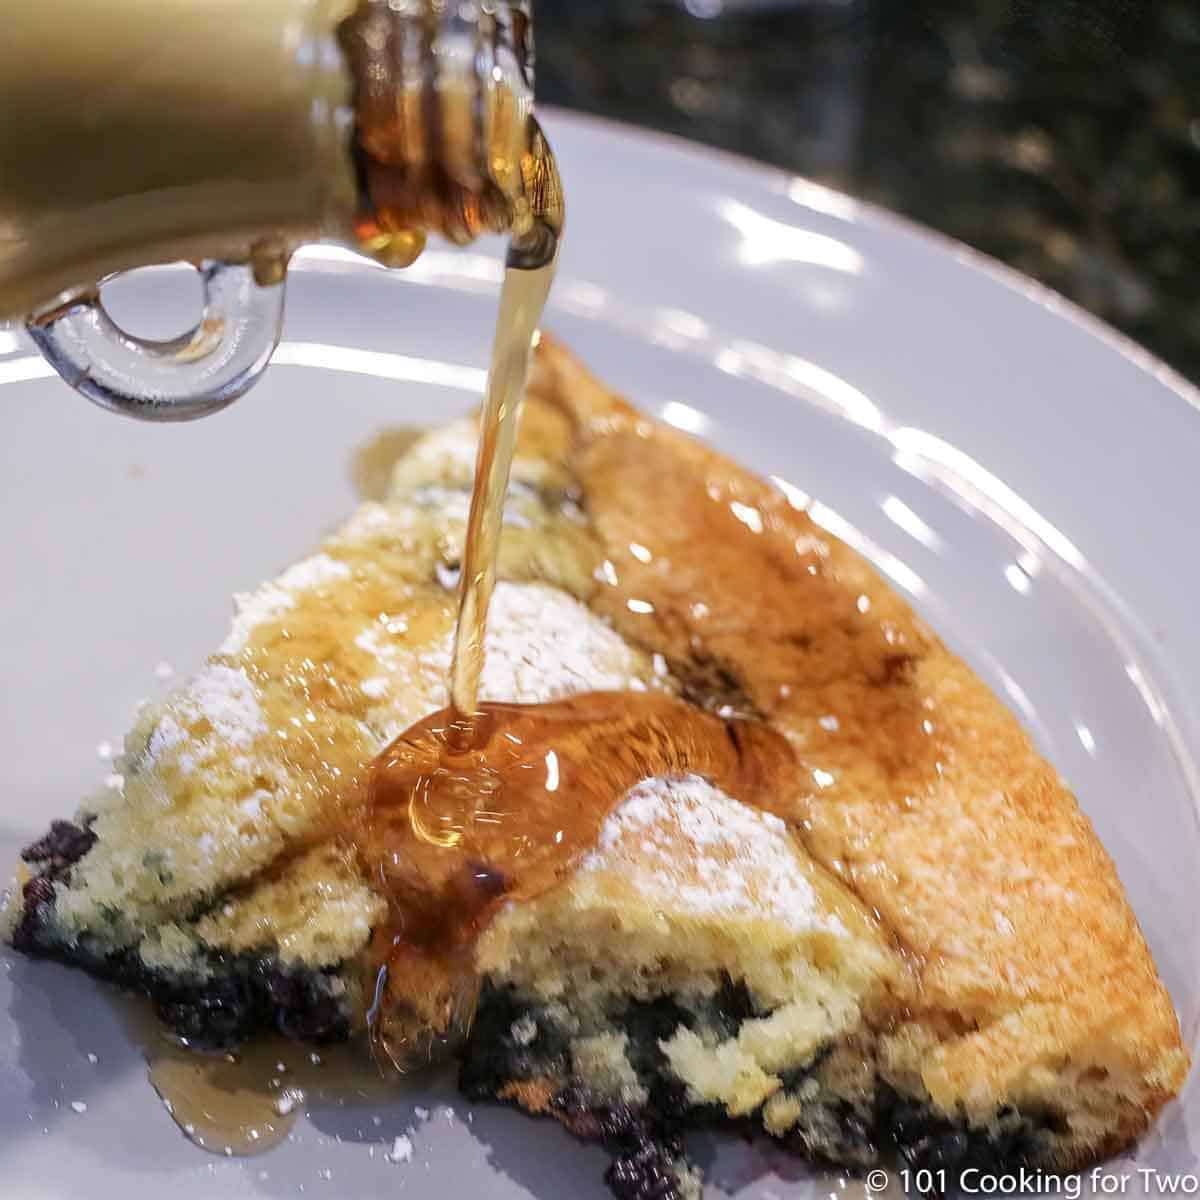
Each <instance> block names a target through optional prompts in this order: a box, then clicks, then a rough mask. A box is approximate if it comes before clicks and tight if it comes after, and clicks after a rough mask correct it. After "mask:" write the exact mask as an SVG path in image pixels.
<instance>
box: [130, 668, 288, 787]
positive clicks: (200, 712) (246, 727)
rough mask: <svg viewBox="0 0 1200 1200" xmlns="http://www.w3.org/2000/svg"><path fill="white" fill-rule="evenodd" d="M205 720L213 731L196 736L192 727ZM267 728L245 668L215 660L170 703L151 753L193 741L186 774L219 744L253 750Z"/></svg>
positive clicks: (149, 748) (183, 765)
mask: <svg viewBox="0 0 1200 1200" xmlns="http://www.w3.org/2000/svg"><path fill="white" fill-rule="evenodd" d="M200 722H207V724H208V727H209V730H210V732H209V734H208V735H207V736H203V737H199V738H193V737H192V736H191V731H192V728H193V727H194V726H195V725H197V724H199V723H200ZM266 728H267V726H266V722H265V721H264V720H263V713H262V708H261V707H260V706H259V703H258V694H257V693H256V691H255V688H254V684H253V683H252V682H251V681H250V678H249V676H248V675H247V674H246V672H245V671H242V670H240V669H238V668H235V667H226V666H223V665H221V664H219V663H210V664H209V665H208V666H207V667H205V668H204V670H203V671H201V672H200V673H199V674H198V675H195V676H193V677H192V679H190V680H189V681H188V683H187V684H186V685H185V686H184V687H183V688H181V689H180V690H179V691H178V692H176V693H175V694H174V695H173V696H172V697H171V698H170V700H169V701H168V702H167V704H166V706H165V710H164V712H163V714H162V716H161V717H160V718H159V721H158V724H157V725H156V726H155V727H154V732H153V733H152V734H151V735H150V740H149V743H148V745H147V753H148V755H149V757H150V759H151V760H154V759H157V758H160V757H161V756H162V755H164V754H166V753H168V752H170V751H172V750H175V749H177V748H178V747H180V746H182V745H184V744H185V743H188V744H189V745H190V746H191V747H192V749H191V752H190V753H189V754H188V755H186V756H182V755H181V756H180V760H179V766H180V768H181V769H182V770H184V771H185V773H186V772H188V771H190V770H193V769H195V767H197V766H203V765H204V763H206V762H207V761H208V760H209V759H210V758H211V755H212V752H213V748H214V747H215V746H217V745H225V746H233V747H235V748H237V749H240V750H249V749H250V747H251V746H252V745H253V744H254V740H255V738H257V737H258V736H259V735H260V734H263V733H265V732H266ZM185 758H186V761H185Z"/></svg>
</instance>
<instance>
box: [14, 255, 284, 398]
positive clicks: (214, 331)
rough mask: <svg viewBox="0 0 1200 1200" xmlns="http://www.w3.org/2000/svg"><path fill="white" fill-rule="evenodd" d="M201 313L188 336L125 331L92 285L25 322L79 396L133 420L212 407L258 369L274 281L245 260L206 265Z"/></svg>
mask: <svg viewBox="0 0 1200 1200" xmlns="http://www.w3.org/2000/svg"><path fill="white" fill-rule="evenodd" d="M197 270H198V271H199V272H200V276H201V278H202V279H203V281H204V312H203V314H202V316H201V318H200V321H199V323H198V324H197V325H196V326H195V328H193V329H192V330H191V331H190V332H188V333H185V334H183V335H181V336H180V337H177V338H169V339H167V340H165V341H154V340H151V339H147V338H140V337H135V336H134V335H133V334H131V333H128V332H126V331H125V330H124V329H122V328H121V327H120V326H119V325H118V324H117V323H116V322H115V321H114V320H113V319H112V317H110V316H109V315H108V313H107V312H106V311H105V308H104V303H103V301H102V300H101V298H100V294H99V289H98V288H97V289H96V290H95V291H94V292H92V293H91V294H90V295H87V296H83V297H80V298H79V299H76V300H72V301H71V302H69V303H67V304H65V305H63V306H62V307H60V308H57V309H54V310H53V311H51V312H47V313H44V314H42V315H40V316H35V317H34V318H33V319H32V320H30V321H29V322H28V324H27V326H26V328H27V329H28V331H29V334H30V336H31V337H32V338H33V340H34V341H35V342H36V343H37V346H38V349H39V350H41V352H42V354H43V355H44V356H45V357H46V359H47V361H49V363H50V364H51V366H53V367H54V369H55V370H56V371H57V372H58V373H59V374H60V375H61V376H62V377H63V379H65V380H66V381H67V383H69V384H70V385H71V386H72V387H73V388H75V389H76V390H77V391H80V392H82V393H83V394H84V395H85V396H86V397H87V398H88V399H89V400H92V401H93V402H94V403H96V404H98V405H100V406H101V407H102V408H107V409H109V410H111V411H112V412H118V413H123V414H124V415H125V416H128V417H135V418H137V419H138V420H142V421H191V420H194V419H195V418H197V417H204V416H207V415H208V414H209V413H214V412H218V411H219V410H220V409H222V408H224V407H225V406H226V405H228V404H231V403H232V402H233V401H234V400H236V399H237V398H238V397H239V396H240V395H241V394H242V393H243V392H245V391H246V390H247V389H248V388H250V387H252V386H253V384H254V383H255V382H256V381H257V379H258V377H259V376H260V375H261V374H262V372H263V371H264V370H265V369H266V367H267V364H268V363H269V362H270V360H271V355H272V354H273V353H274V351H275V347H276V345H277V344H278V342H279V336H280V332H281V330H282V327H283V297H284V280H283V277H282V274H281V275H280V277H279V278H278V279H277V280H274V281H270V282H266V283H263V282H260V281H259V280H258V279H257V278H256V277H255V270H254V267H253V266H252V265H251V264H249V263H225V262H212V261H206V262H203V263H201V264H200V266H199V267H197Z"/></svg>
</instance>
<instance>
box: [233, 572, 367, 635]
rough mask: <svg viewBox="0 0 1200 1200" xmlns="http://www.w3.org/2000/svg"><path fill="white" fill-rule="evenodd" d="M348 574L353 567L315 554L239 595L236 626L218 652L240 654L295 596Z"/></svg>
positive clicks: (279, 614) (288, 605)
mask: <svg viewBox="0 0 1200 1200" xmlns="http://www.w3.org/2000/svg"><path fill="white" fill-rule="evenodd" d="M349 574H350V568H349V567H348V566H346V564H345V563H343V562H339V561H338V560H337V559H336V558H330V557H329V555H328V554H314V555H313V556H312V557H311V558H306V559H304V560H303V561H301V562H298V563H296V564H295V565H294V566H291V567H289V568H288V569H287V570H286V571H284V573H283V574H282V575H280V576H279V578H278V579H274V580H271V581H270V582H269V583H264V584H263V585H262V587H260V588H257V589H256V590H255V591H253V592H239V593H238V594H237V595H236V596H234V598H233V602H234V605H235V607H236V612H235V615H234V618H233V627H232V629H231V630H230V632H229V636H228V637H227V638H226V639H225V641H224V642H222V643H221V648H220V650H219V652H218V653H220V654H238V653H240V652H241V651H242V650H243V649H245V646H246V642H247V641H248V640H249V638H250V634H251V633H252V632H253V631H254V630H255V629H256V628H258V626H260V625H264V624H266V623H267V622H268V621H274V620H277V619H278V618H279V617H281V616H282V615H283V614H284V613H285V612H287V611H288V609H290V608H292V607H294V605H295V603H296V599H295V598H296V593H298V592H305V591H310V590H312V589H313V588H318V587H320V586H321V585H322V584H324V583H330V582H332V581H333V580H335V579H345V578H346V577H347V576H348V575H349Z"/></svg>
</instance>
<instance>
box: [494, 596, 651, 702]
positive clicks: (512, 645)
mask: <svg viewBox="0 0 1200 1200" xmlns="http://www.w3.org/2000/svg"><path fill="white" fill-rule="evenodd" d="M643 674H644V670H643V668H642V666H641V664H640V663H639V660H638V656H637V655H636V654H635V652H634V651H633V650H632V649H631V648H630V647H629V646H628V645H626V643H625V641H624V639H622V637H621V636H620V635H619V634H618V633H616V632H615V631H614V630H613V629H611V628H610V627H609V626H608V625H607V624H605V622H604V621H603V620H602V619H601V618H600V617H598V616H596V614H595V613H593V612H592V611H591V610H590V609H588V608H587V607H585V606H584V605H582V604H580V603H579V601H578V600H576V599H575V598H574V597H572V596H569V595H567V593H566V592H562V591H559V590H558V589H557V588H552V587H547V586H545V585H543V584H523V585H522V584H511V583H509V584H506V583H501V584H498V585H497V587H496V591H495V594H494V595H493V597H492V605H491V608H490V609H489V611H488V635H487V641H486V643H485V655H484V660H483V677H482V679H481V681H480V691H481V694H482V696H483V698H484V699H485V700H502V701H511V702H516V703H520V704H537V703H541V702H544V701H547V700H557V699H561V698H562V697H564V696H570V695H573V694H574V693H576V692H583V691H627V690H629V689H630V687H631V686H632V685H633V683H634V681H635V680H637V681H640V680H641V677H642V675H643Z"/></svg>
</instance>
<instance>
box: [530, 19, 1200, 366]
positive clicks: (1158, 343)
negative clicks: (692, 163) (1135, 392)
mask: <svg viewBox="0 0 1200 1200" xmlns="http://www.w3.org/2000/svg"><path fill="white" fill-rule="evenodd" d="M536 20H537V37H538V71H539V95H540V97H541V98H542V99H543V100H544V101H547V102H550V103H554V104H561V105H564V106H566V107H569V108H576V109H581V110H584V111H587V112H593V113H599V114H602V115H604V116H609V117H614V118H617V119H619V120H624V121H630V122H634V123H636V124H640V125H647V126H651V127H654V128H658V129H663V130H668V131H670V132H672V133H677V134H681V135H683V136H685V137H689V138H694V139H696V140H699V141H702V142H707V143H709V144H711V145H714V146H720V147H723V148H725V149H729V150H733V151H736V152H738V153H741V154H746V155H750V156H752V157H754V158H758V159H762V160H764V161H766V162H771V163H775V164H777V165H779V166H782V167H786V168H788V169H789V170H794V171H797V172H800V173H802V174H805V175H808V176H811V177H813V178H815V179H818V180H821V181H823V182H826V183H830V184H832V185H834V186H836V187H839V188H841V189H843V190H845V191H848V192H850V193H852V194H854V195H857V196H861V197H864V198H867V199H870V200H874V201H877V202H879V203H881V204H884V205H886V206H888V207H889V208H893V209H895V210H897V211H899V212H902V213H905V214H907V215H909V216H911V217H914V218H915V219H917V220H919V221H922V222H925V223H926V224H928V225H931V226H933V227H935V228H937V229H940V230H942V231H943V232H945V233H948V234H950V235H952V236H953V237H957V238H961V239H962V240H963V241H965V242H968V243H969V244H971V245H973V246H976V247H978V248H979V249H981V250H984V251H986V252H987V253H989V254H993V255H995V256H996V257H998V258H1000V259H1003V260H1004V261H1005V262H1008V263H1011V264H1012V265H1013V266H1015V267H1018V268H1019V269H1021V270H1022V271H1025V272H1027V273H1028V274H1030V275H1033V276H1035V277H1036V278H1038V279H1040V280H1042V281H1044V282H1045V283H1048V284H1050V285H1051V286H1052V287H1055V288H1057V289H1058V290H1059V291H1061V292H1063V293H1064V294H1066V295H1067V296H1069V297H1071V298H1072V299H1074V300H1076V301H1078V302H1079V303H1080V304H1082V305H1083V306H1084V307H1085V308H1088V309H1090V310H1091V311H1092V312H1094V313H1096V314H1097V315H1099V316H1101V317H1103V318H1104V319H1105V320H1107V321H1110V322H1111V323H1112V324H1113V325H1116V326H1117V327H1118V328H1120V329H1123V330H1125V331H1126V332H1127V333H1129V334H1131V335H1132V336H1133V337H1135V338H1136V339H1137V340H1138V341H1140V342H1142V343H1143V344H1144V345H1146V346H1148V347H1149V348H1150V349H1151V350H1153V351H1155V352H1156V353H1157V354H1159V355H1160V356H1161V357H1162V358H1164V359H1165V360H1166V361H1167V362H1168V363H1170V364H1171V365H1172V366H1174V367H1176V368H1177V369H1178V370H1180V371H1181V372H1183V373H1184V374H1185V375H1187V376H1189V377H1190V378H1191V379H1193V380H1195V381H1197V382H1200V286H1198V285H1197V281H1196V279H1195V276H1196V275H1197V274H1198V273H1200V0H541V3H540V4H539V5H538V7H537V14H536Z"/></svg>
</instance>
